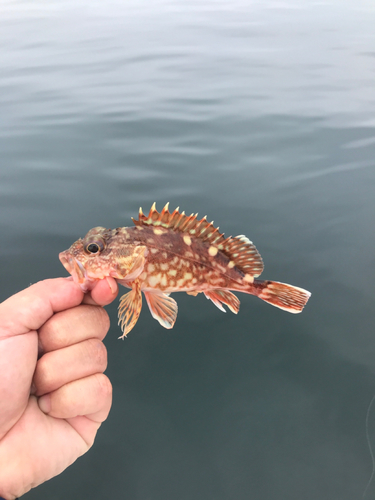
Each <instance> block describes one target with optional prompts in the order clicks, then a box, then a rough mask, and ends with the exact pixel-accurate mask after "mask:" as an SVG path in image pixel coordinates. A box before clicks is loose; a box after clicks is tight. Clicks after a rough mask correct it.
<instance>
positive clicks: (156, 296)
mask: <svg viewBox="0 0 375 500" xmlns="http://www.w3.org/2000/svg"><path fill="white" fill-rule="evenodd" d="M144 294H145V297H146V300H147V304H148V307H149V308H150V312H151V314H152V316H153V318H155V319H156V320H157V321H159V323H160V324H161V326H164V328H168V329H169V328H173V325H174V323H175V321H176V318H177V310H178V307H177V302H176V301H175V300H174V299H172V297H168V295H166V294H165V293H161V292H144Z"/></svg>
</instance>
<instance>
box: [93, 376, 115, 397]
mask: <svg viewBox="0 0 375 500" xmlns="http://www.w3.org/2000/svg"><path fill="white" fill-rule="evenodd" d="M96 384H97V388H98V392H99V394H100V396H101V397H103V398H108V397H112V384H111V382H110V380H109V378H108V377H107V376H106V375H104V374H103V373H99V374H97V375H96Z"/></svg>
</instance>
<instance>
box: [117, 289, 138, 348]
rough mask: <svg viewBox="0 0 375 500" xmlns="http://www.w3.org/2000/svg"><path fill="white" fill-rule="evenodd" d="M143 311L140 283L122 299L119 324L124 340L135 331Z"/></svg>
mask: <svg viewBox="0 0 375 500" xmlns="http://www.w3.org/2000/svg"><path fill="white" fill-rule="evenodd" d="M141 309H142V293H141V290H140V289H139V285H138V282H136V281H135V282H133V283H132V289H131V290H130V292H128V293H126V294H125V295H123V296H122V297H121V299H120V305H119V308H118V324H119V325H120V326H121V330H122V335H121V337H119V338H120V339H123V338H124V337H126V336H127V334H128V333H129V332H130V331H131V330H132V329H133V327H134V325H135V324H136V322H137V321H138V318H139V315H140V313H141Z"/></svg>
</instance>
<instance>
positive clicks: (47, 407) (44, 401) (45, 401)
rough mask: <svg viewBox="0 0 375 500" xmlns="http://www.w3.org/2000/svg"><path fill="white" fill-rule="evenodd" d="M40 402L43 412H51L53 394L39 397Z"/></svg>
mask: <svg viewBox="0 0 375 500" xmlns="http://www.w3.org/2000/svg"><path fill="white" fill-rule="evenodd" d="M38 404H39V408H40V409H41V410H42V412H44V413H49V412H50V411H51V396H50V395H49V394H46V395H45V396H42V397H41V398H39V401H38Z"/></svg>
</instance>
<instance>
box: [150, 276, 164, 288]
mask: <svg viewBox="0 0 375 500" xmlns="http://www.w3.org/2000/svg"><path fill="white" fill-rule="evenodd" d="M160 280H161V274H160V273H159V274H156V275H155V276H149V278H148V284H149V286H151V287H155V286H156V285H157V284H158V283H160Z"/></svg>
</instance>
